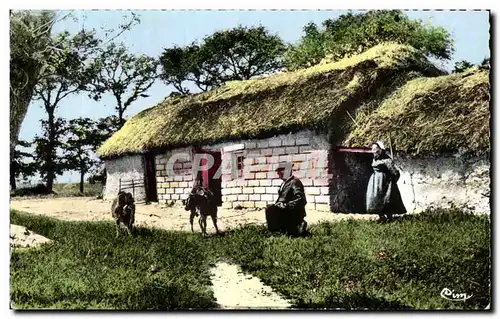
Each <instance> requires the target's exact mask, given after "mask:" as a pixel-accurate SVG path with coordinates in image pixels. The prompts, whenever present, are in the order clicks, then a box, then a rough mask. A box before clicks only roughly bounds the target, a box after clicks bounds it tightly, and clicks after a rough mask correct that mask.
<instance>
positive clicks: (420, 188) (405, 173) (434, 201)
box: [396, 155, 490, 213]
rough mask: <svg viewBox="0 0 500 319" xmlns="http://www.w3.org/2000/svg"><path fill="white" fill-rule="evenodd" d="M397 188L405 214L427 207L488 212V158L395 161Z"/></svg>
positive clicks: (433, 158)
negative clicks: (406, 211) (463, 207)
mask: <svg viewBox="0 0 500 319" xmlns="http://www.w3.org/2000/svg"><path fill="white" fill-rule="evenodd" d="M396 165H397V166H398V167H399V168H400V170H401V178H400V180H399V182H398V186H399V189H400V192H401V196H402V197H403V202H404V204H405V206H406V209H407V210H408V211H411V210H416V211H420V210H424V209H426V208H428V207H431V206H434V207H449V206H450V205H451V203H454V204H455V205H457V206H466V207H468V208H469V209H470V210H472V211H475V212H479V213H489V212H490V201H489V200H490V198H489V196H490V161H489V158H488V156H486V155H485V156H440V157H438V156H433V157H426V158H409V157H402V156H397V157H396Z"/></svg>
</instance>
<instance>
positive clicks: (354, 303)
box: [292, 293, 412, 310]
mask: <svg viewBox="0 0 500 319" xmlns="http://www.w3.org/2000/svg"><path fill="white" fill-rule="evenodd" d="M292 308H299V309H325V308H326V309H339V308H340V309H345V310H361V309H366V310H410V309H412V308H411V307H409V306H407V305H404V304H402V303H399V302H397V301H388V300H385V299H382V298H375V297H370V296H367V295H365V294H362V293H355V294H352V295H349V296H343V297H335V296H328V297H326V298H325V300H324V301H323V302H314V303H313V302H305V301H304V300H300V301H299V302H298V303H297V304H294V305H293V306H292Z"/></svg>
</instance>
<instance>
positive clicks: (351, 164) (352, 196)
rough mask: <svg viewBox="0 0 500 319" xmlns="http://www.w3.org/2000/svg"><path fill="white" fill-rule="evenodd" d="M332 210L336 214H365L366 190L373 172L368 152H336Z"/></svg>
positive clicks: (334, 157)
mask: <svg viewBox="0 0 500 319" xmlns="http://www.w3.org/2000/svg"><path fill="white" fill-rule="evenodd" d="M331 154H332V157H331V160H332V163H333V165H332V174H333V178H332V182H331V184H330V194H331V195H330V208H331V211H332V212H335V213H365V212H366V189H367V187H368V181H369V180H370V176H371V174H372V172H373V170H372V167H371V164H372V160H373V155H372V154H371V153H370V152H369V151H367V150H349V149H348V150H334V151H332V152H331Z"/></svg>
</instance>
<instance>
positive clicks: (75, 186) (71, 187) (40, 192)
mask: <svg viewBox="0 0 500 319" xmlns="http://www.w3.org/2000/svg"><path fill="white" fill-rule="evenodd" d="M102 188H103V186H102V185H101V184H99V183H96V184H89V183H84V184H83V193H80V184H79V183H56V184H54V186H53V189H52V191H53V194H52V195H50V196H56V197H75V196H84V197H97V196H99V195H101V192H102ZM47 194H48V193H47V190H46V188H45V186H43V185H34V186H33V187H26V188H18V189H16V190H15V191H11V192H10V196H11V197H22V196H44V195H47Z"/></svg>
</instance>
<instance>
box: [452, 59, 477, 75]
mask: <svg viewBox="0 0 500 319" xmlns="http://www.w3.org/2000/svg"><path fill="white" fill-rule="evenodd" d="M473 66H474V64H473V63H470V62H469V61H465V60H462V61H458V62H455V68H454V69H453V73H460V72H464V71H465V70H467V69H470V68H472V67H473Z"/></svg>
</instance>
